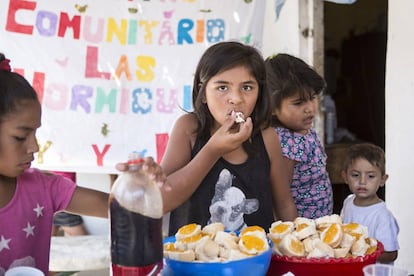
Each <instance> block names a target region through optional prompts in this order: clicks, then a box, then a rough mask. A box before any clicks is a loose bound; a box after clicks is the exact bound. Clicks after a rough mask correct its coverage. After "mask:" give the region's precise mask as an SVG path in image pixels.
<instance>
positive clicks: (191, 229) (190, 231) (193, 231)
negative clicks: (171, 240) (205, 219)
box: [175, 223, 201, 241]
mask: <svg viewBox="0 0 414 276" xmlns="http://www.w3.org/2000/svg"><path fill="white" fill-rule="evenodd" d="M200 232H201V226H200V225H198V224H196V223H190V224H187V225H184V226H182V227H180V229H178V231H177V233H176V234H175V238H176V240H177V241H179V240H182V239H186V238H189V237H191V236H194V235H197V234H199V233H200Z"/></svg>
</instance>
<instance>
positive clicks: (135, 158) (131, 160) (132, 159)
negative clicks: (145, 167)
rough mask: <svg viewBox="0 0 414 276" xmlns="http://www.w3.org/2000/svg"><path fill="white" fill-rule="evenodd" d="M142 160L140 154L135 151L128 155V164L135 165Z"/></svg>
mask: <svg viewBox="0 0 414 276" xmlns="http://www.w3.org/2000/svg"><path fill="white" fill-rule="evenodd" d="M142 162H144V159H143V158H142V157H141V154H140V153H139V152H137V151H133V152H131V153H130V154H129V156H128V162H127V163H128V165H137V164H140V163H142Z"/></svg>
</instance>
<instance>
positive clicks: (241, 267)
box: [163, 223, 273, 276]
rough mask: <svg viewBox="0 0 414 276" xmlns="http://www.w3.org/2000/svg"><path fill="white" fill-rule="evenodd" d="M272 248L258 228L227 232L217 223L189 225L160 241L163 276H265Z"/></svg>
mask: <svg viewBox="0 0 414 276" xmlns="http://www.w3.org/2000/svg"><path fill="white" fill-rule="evenodd" d="M272 248H273V243H272V242H271V241H270V239H268V238H267V233H266V231H265V230H264V229H263V228H262V227H260V226H248V227H246V228H245V229H243V230H242V231H240V232H229V231H225V230H224V226H223V224H221V223H211V224H208V225H206V226H204V227H201V225H199V224H196V223H190V224H187V225H184V226H182V227H181V228H180V229H179V230H178V231H177V232H176V234H175V235H174V236H171V237H168V238H165V239H164V269H163V275H167V276H173V275H180V276H181V275H182V276H186V275H218V276H231V275H235V276H236V275H237V276H244V275H246V276H247V275H249V276H250V275H252V273H254V275H266V272H267V270H268V268H269V265H270V260H271V257H272Z"/></svg>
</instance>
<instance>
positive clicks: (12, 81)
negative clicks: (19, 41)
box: [0, 53, 38, 122]
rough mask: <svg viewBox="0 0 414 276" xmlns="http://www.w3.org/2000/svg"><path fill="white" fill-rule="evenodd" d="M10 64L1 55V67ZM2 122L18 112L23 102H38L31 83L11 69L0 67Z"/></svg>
mask: <svg viewBox="0 0 414 276" xmlns="http://www.w3.org/2000/svg"><path fill="white" fill-rule="evenodd" d="M5 62H7V65H8V62H9V60H8V59H6V57H5V56H4V54H2V53H0V65H1V64H2V63H3V65H4V63H5ZM0 67H1V69H0V122H1V120H2V119H3V118H4V117H6V116H7V115H8V114H10V113H13V112H15V111H16V110H17V108H18V106H19V102H20V101H22V100H35V101H38V97H37V93H36V91H35V90H34V89H33V87H32V86H31V85H30V83H29V82H28V81H27V80H26V79H25V78H24V77H22V76H21V75H19V74H17V73H15V72H11V71H10V67H9V68H8V69H7V68H6V66H0Z"/></svg>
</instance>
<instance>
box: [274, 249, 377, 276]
mask: <svg viewBox="0 0 414 276" xmlns="http://www.w3.org/2000/svg"><path fill="white" fill-rule="evenodd" d="M383 251H384V247H383V245H382V243H380V242H378V247H377V250H376V251H375V252H374V253H372V254H370V255H366V256H363V257H347V258H309V259H308V258H306V257H287V256H280V255H276V254H274V255H273V256H272V260H271V262H270V267H269V270H268V272H267V276H271V275H274V276H280V275H283V274H285V273H288V272H291V273H293V274H294V275H295V276H302V275H305V276H307V275H321V276H322V275H335V276H350V275H352V276H363V275H364V274H363V272H362V269H363V268H364V266H367V265H369V264H374V263H375V262H376V260H377V257H378V256H379V255H381V254H382V252H383Z"/></svg>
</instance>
